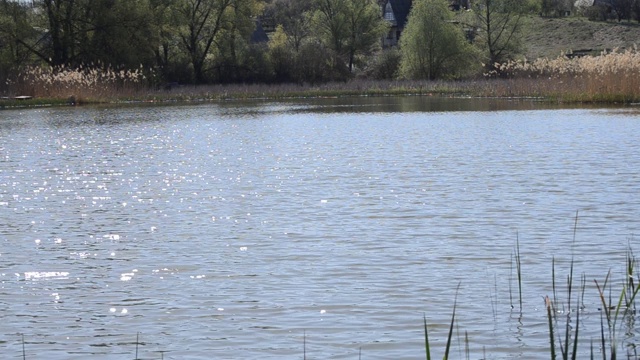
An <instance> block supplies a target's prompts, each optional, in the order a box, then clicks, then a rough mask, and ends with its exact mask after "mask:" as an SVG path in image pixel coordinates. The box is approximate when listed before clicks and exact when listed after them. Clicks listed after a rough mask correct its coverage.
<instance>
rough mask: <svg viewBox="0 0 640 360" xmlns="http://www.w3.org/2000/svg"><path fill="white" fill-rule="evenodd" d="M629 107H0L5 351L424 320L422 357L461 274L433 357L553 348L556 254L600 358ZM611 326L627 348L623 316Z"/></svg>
mask: <svg viewBox="0 0 640 360" xmlns="http://www.w3.org/2000/svg"><path fill="white" fill-rule="evenodd" d="M639 110H640V109H638V108H637V107H636V108H633V107H631V108H607V109H599V108H572V109H568V108H559V107H550V106H547V105H544V104H540V103H536V102H533V101H524V100H521V101H515V100H514V101H505V100H473V99H442V98H429V97H407V98H393V97H389V98H355V99H341V100H339V99H321V100H297V101H291V102H251V103H240V102H237V103H236V102H234V103H224V104H201V105H193V106H164V107H159V106H156V107H148V106H146V107H145V106H126V107H80V108H43V109H21V110H5V111H1V112H0V357H2V358H3V359H22V358H23V347H24V352H25V354H26V359H29V360H35V359H53V360H57V359H87V358H92V359H93V358H95V359H134V358H135V357H136V353H137V354H138V355H137V356H138V357H139V358H141V359H161V358H164V359H303V358H306V359H359V358H362V359H392V358H393V359H419V358H424V351H425V350H424V327H423V316H426V319H427V321H428V323H429V336H430V342H431V344H432V351H433V353H434V356H435V357H441V356H442V354H443V352H444V348H445V344H446V337H447V333H448V327H449V323H450V321H451V313H452V310H453V304H454V299H455V298H456V288H457V287H458V284H460V285H459V290H458V292H457V309H456V326H455V333H454V338H453V344H452V347H451V357H452V358H465V357H466V355H465V348H466V347H468V349H469V353H470V358H472V359H481V358H487V359H511V358H523V359H529V358H549V331H548V325H547V324H548V322H547V313H546V308H545V301H544V297H545V296H547V295H548V296H552V295H553V287H552V283H553V280H552V268H553V266H552V264H553V263H554V262H555V274H556V283H557V284H556V286H557V288H558V290H557V297H558V304H559V308H558V311H559V313H560V316H559V325H560V326H564V325H563V324H564V316H563V315H562V310H563V308H562V303H563V301H564V300H566V298H567V295H566V292H565V288H566V287H565V283H566V277H567V275H568V274H569V269H570V266H569V264H570V262H571V259H574V264H575V265H574V266H575V269H574V274H575V277H576V280H575V283H576V284H579V280H577V278H579V277H580V275H581V274H584V275H585V278H586V289H585V295H584V304H583V307H584V308H583V309H582V310H581V311H580V316H581V317H580V325H579V329H580V339H581V341H582V343H579V344H580V346H579V348H580V352H581V353H582V354H583V355H585V354H586V355H588V354H589V351H590V350H589V340H590V339H594V342H595V344H596V345H594V349H595V350H594V351H595V352H596V354H597V355H596V356H601V355H600V351H601V349H600V347H599V345H598V344H599V341H600V340H599V336H600V316H601V313H600V306H601V305H600V303H599V298H598V292H597V289H596V287H595V284H594V281H593V280H594V279H596V280H598V282H599V283H600V284H602V283H603V281H604V279H605V277H606V275H607V272H608V271H609V270H611V278H610V281H609V284H611V285H612V286H613V290H612V295H611V296H612V297H613V298H614V300H613V301H614V302H615V301H616V299H615V298H616V297H617V296H618V295H617V294H619V293H620V291H621V288H622V282H623V280H624V278H625V277H624V275H625V273H624V271H625V261H626V260H625V259H626V255H627V250H628V249H629V248H631V249H632V250H635V251H636V253H637V252H638V251H640V250H639V249H638V247H637V238H635V236H636V235H637V234H638V233H639V232H640V176H639V174H638V171H639V169H640V151H638V146H639V145H640V144H639V143H638V140H639V139H640V111H639ZM576 212H578V221H577V228H576V234H575V240H574V223H575V220H576ZM516 242H519V248H520V257H521V266H522V271H521V272H522V291H523V296H522V297H523V304H522V309H520V305H519V301H518V299H519V295H518V282H517V279H516V275H515V274H516V270H515V259H514V253H515V249H516ZM554 259H555V260H554ZM575 293H577V290H576V289H574V295H573V298H572V304H575V298H576V295H575ZM565 302H566V301H565ZM565 306H566V305H565ZM572 306H573V305H572ZM565 310H566V309H565ZM632 320H633V319H632ZM562 331H564V328H562ZM465 334H466V337H467V338H468V342H467V343H465V340H464V339H465ZM619 334H620V335H619V338H620V340H621V342H622V341H624V342H623V343H622V344H621V351H622V352H623V353H624V352H626V351H627V345H633V344H635V341H634V338H635V337H636V336H637V334H638V328H637V327H636V325H635V323H633V322H632V321H627V322H625V324H623V325H622V326H621V329H620V330H619ZM23 336H24V342H23ZM607 353H609V352H607ZM586 355H585V356H586Z"/></svg>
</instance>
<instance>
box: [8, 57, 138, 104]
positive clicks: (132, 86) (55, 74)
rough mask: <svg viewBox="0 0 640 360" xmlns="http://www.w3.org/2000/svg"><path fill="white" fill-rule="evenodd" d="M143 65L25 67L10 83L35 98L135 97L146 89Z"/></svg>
mask: <svg viewBox="0 0 640 360" xmlns="http://www.w3.org/2000/svg"><path fill="white" fill-rule="evenodd" d="M146 79H147V77H146V75H145V74H144V71H143V69H142V68H138V69H130V70H117V69H113V68H111V67H103V66H100V65H97V66H82V65H81V66H78V67H75V68H71V67H66V66H64V65H61V66H56V67H26V68H25V69H23V70H22V71H21V72H20V73H19V74H18V76H17V77H16V79H15V80H13V81H10V82H9V85H11V87H12V88H13V92H14V93H16V94H20V95H28V96H33V97H37V98H50V99H69V101H71V102H74V103H75V102H85V101H89V102H101V101H112V100H113V99H118V98H123V97H130V96H135V95H136V94H137V93H138V92H139V91H140V90H141V89H146V88H147V85H146V81H145V80H146Z"/></svg>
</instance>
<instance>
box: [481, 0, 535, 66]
mask: <svg viewBox="0 0 640 360" xmlns="http://www.w3.org/2000/svg"><path fill="white" fill-rule="evenodd" d="M527 5H528V4H527V2H523V1H521V0H478V1H476V2H475V3H474V11H475V14H476V24H477V25H476V26H477V28H478V36H477V44H479V45H480V48H481V49H482V50H483V51H484V53H485V61H486V65H485V66H486V67H487V68H488V69H489V70H495V65H496V64H497V63H502V62H505V61H507V60H511V59H514V58H515V57H516V56H517V55H519V54H520V53H521V52H522V36H521V31H522V27H523V23H524V21H523V19H524V15H525V13H526V11H527Z"/></svg>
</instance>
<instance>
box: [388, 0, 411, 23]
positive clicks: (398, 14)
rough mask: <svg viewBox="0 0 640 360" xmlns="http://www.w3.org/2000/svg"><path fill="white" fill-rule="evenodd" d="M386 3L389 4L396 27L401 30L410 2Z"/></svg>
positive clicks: (409, 0)
mask: <svg viewBox="0 0 640 360" xmlns="http://www.w3.org/2000/svg"><path fill="white" fill-rule="evenodd" d="M388 2H389V3H391V8H392V9H393V15H394V16H395V18H396V23H397V24H398V27H399V28H403V27H404V25H405V24H406V22H407V17H408V16H409V11H410V10H411V0H388Z"/></svg>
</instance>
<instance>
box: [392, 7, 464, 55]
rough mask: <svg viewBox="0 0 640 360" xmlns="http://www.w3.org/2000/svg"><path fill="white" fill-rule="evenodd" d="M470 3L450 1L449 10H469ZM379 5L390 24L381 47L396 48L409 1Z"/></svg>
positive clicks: (408, 9) (404, 22)
mask: <svg viewBox="0 0 640 360" xmlns="http://www.w3.org/2000/svg"><path fill="white" fill-rule="evenodd" d="M471 2H472V0H451V1H450V5H449V8H450V9H451V10H463V9H469V8H470V7H471ZM381 4H382V5H381V7H382V17H383V18H384V19H385V20H386V21H388V22H389V24H390V27H389V32H388V33H387V36H385V37H384V38H383V39H382V47H384V48H388V47H393V46H397V45H398V42H399V41H400V35H402V30H404V27H405V25H406V24H407V17H408V16H409V12H410V11H411V0H384V1H382V2H381Z"/></svg>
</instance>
